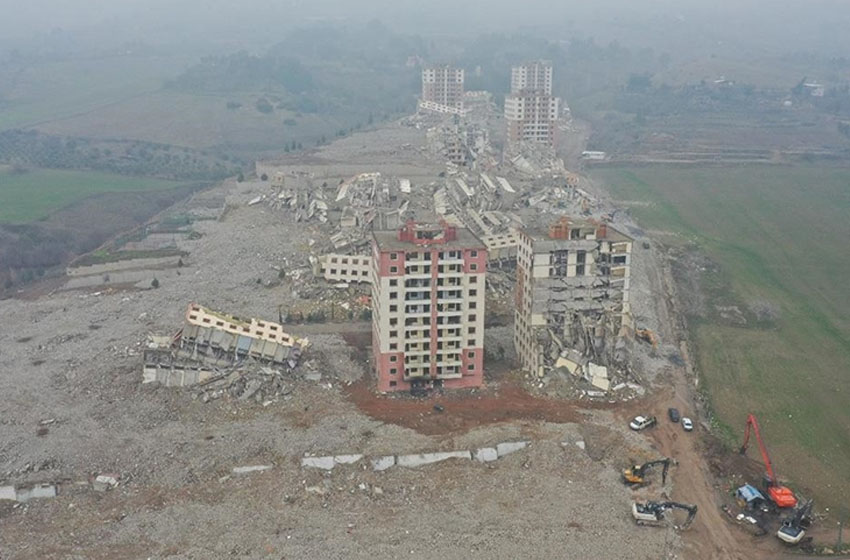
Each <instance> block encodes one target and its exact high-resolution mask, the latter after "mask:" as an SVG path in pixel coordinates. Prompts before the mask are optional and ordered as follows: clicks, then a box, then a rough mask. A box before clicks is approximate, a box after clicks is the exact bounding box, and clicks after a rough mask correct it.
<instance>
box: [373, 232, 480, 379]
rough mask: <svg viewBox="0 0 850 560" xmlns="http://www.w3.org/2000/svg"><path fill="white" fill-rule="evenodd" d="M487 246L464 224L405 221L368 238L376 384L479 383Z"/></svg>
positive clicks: (374, 233)
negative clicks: (369, 240)
mask: <svg viewBox="0 0 850 560" xmlns="http://www.w3.org/2000/svg"><path fill="white" fill-rule="evenodd" d="M486 269H487V249H486V247H485V245H484V244H483V243H482V242H481V241H480V240H478V239H477V238H476V237H475V236H474V235H473V234H472V233H471V232H470V231H469V230H467V229H463V228H457V227H454V226H449V225H447V224H446V223H445V222H443V223H440V224H438V225H430V224H418V223H415V222H412V221H411V222H407V223H406V224H405V225H404V226H403V227H401V228H399V229H398V230H396V231H375V232H373V240H372V330H373V333H372V346H373V355H374V359H375V371H376V373H377V377H378V390H380V391H402V390H409V389H414V388H419V387H421V388H428V387H446V388H462V387H478V386H480V385H481V384H482V382H483V374H484V290H485V286H484V278H485V272H486Z"/></svg>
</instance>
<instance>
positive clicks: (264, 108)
mask: <svg viewBox="0 0 850 560" xmlns="http://www.w3.org/2000/svg"><path fill="white" fill-rule="evenodd" d="M257 111H259V112H261V113H265V114H269V113H272V112H274V107H273V106H272V104H271V103H269V100H268V99H266V98H265V97H261V98H259V99H257Z"/></svg>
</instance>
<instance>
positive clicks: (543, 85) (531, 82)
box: [511, 61, 552, 95]
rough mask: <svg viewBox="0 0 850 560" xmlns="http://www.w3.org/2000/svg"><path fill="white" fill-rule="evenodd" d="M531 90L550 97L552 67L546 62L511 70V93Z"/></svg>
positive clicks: (529, 64) (524, 65)
mask: <svg viewBox="0 0 850 560" xmlns="http://www.w3.org/2000/svg"><path fill="white" fill-rule="evenodd" d="M526 90H533V91H537V92H540V93H542V94H544V95H552V65H551V64H550V63H548V62H543V61H538V62H529V63H527V64H523V65H522V66H514V67H513V68H512V69H511V93H520V92H522V91H526Z"/></svg>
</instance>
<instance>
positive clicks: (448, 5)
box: [0, 0, 850, 54]
mask: <svg viewBox="0 0 850 560" xmlns="http://www.w3.org/2000/svg"><path fill="white" fill-rule="evenodd" d="M0 14H3V15H2V17H0V42H2V43H3V44H5V46H7V47H8V46H9V45H10V44H14V43H15V42H19V41H20V42H23V41H26V40H28V39H33V38H39V37H43V36H44V34H45V33H48V32H50V31H51V30H55V29H57V28H61V29H62V30H63V31H65V32H67V33H71V34H76V36H82V35H85V34H89V36H90V38H91V37H94V36H96V37H97V38H98V40H99V41H101V42H104V41H108V40H109V39H110V38H111V39H112V41H114V44H120V42H121V41H126V40H128V39H129V40H147V41H148V42H151V43H162V42H170V43H177V42H181V41H182V42H190V41H201V40H207V41H209V42H216V41H221V42H225V43H245V44H251V43H257V44H262V43H271V42H274V39H275V37H277V36H280V35H281V34H283V33H285V31H286V30H287V29H288V28H290V27H292V26H298V25H305V24H309V23H310V22H315V21H317V20H322V21H332V22H340V23H345V22H362V21H366V20H369V19H373V18H377V19H380V20H382V21H384V22H385V23H387V24H388V25H391V26H393V27H395V28H397V29H399V30H400V31H403V32H416V31H418V32H420V33H422V34H424V35H435V34H440V33H447V34H461V33H468V32H469V31H470V30H473V31H482V32H486V31H494V30H499V31H509V30H511V29H516V28H528V27H532V26H535V27H542V28H544V29H545V30H546V32H547V34H549V35H550V36H553V37H552V38H560V37H558V36H559V35H564V36H565V37H567V36H576V35H579V36H584V37H595V38H597V39H598V40H601V41H603V42H609V41H612V40H619V41H620V42H621V43H624V44H638V43H643V44H650V45H652V44H655V43H659V44H663V43H664V42H665V41H666V42H668V43H670V42H674V41H683V42H688V41H694V44H699V41H703V42H704V43H706V44H711V43H718V44H721V43H723V42H724V41H726V42H728V41H736V42H741V43H743V44H745V45H748V46H752V47H753V48H766V49H773V50H782V49H785V50H786V51H800V50H819V51H825V52H829V53H830V54H847V53H842V51H843V50H845V49H850V38H848V37H847V36H848V35H850V33H848V32H847V29H850V27H849V26H850V1H846V0H582V1H573V0H523V1H522V2H517V1H515V0H512V1H510V2H508V1H505V0H462V1H458V0H277V1H275V0H26V1H24V2H21V1H20V0H0ZM670 48H676V47H675V46H673V47H670Z"/></svg>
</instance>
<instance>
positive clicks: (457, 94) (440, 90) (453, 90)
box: [420, 64, 464, 114]
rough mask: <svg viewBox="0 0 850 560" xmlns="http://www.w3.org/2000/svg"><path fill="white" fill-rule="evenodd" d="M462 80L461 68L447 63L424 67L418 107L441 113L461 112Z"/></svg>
mask: <svg viewBox="0 0 850 560" xmlns="http://www.w3.org/2000/svg"><path fill="white" fill-rule="evenodd" d="M463 82H464V71H463V68H455V67H453V66H450V65H447V64H445V65H440V66H428V67H426V68H424V69H423V70H422V99H421V101H420V108H423V109H427V110H430V111H436V112H442V113H453V114H460V113H462V112H463V99H464V89H463Z"/></svg>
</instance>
